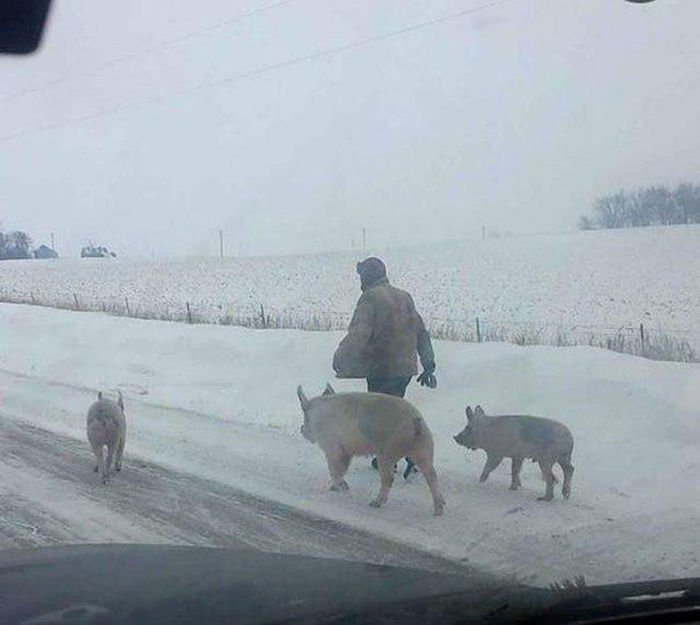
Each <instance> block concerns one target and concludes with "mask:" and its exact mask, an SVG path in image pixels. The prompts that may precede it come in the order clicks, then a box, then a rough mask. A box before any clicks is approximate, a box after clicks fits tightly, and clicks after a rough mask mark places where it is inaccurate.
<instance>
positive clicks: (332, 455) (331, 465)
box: [326, 448, 350, 491]
mask: <svg viewBox="0 0 700 625" xmlns="http://www.w3.org/2000/svg"><path fill="white" fill-rule="evenodd" d="M326 460H327V461H328V472H329V473H330V474H331V480H332V483H331V490H334V491H338V490H348V489H349V488H350V487H349V486H348V483H347V482H346V481H345V473H346V472H347V470H348V467H349V466H350V456H349V455H348V454H346V453H345V451H343V450H342V449H340V448H338V449H332V450H330V451H328V452H326Z"/></svg>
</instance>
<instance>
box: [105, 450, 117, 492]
mask: <svg viewBox="0 0 700 625" xmlns="http://www.w3.org/2000/svg"><path fill="white" fill-rule="evenodd" d="M116 450H117V449H116V445H115V444H114V443H112V444H111V445H107V460H105V471H104V475H103V477H102V483H103V484H107V483H109V478H110V475H111V473H112V466H113V465H112V463H113V462H114V452H115V451H116Z"/></svg>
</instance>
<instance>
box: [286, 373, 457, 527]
mask: <svg viewBox="0 0 700 625" xmlns="http://www.w3.org/2000/svg"><path fill="white" fill-rule="evenodd" d="M297 396H298V397H299V402H300V403H301V409H302V411H303V413H304V423H303V425H302V426H301V433H302V435H303V436H304V438H306V439H307V440H308V441H309V442H311V443H318V446H319V447H320V448H321V449H322V450H323V452H324V453H325V454H326V460H327V461H328V470H329V472H330V474H331V479H332V483H331V490H347V489H348V488H349V486H348V483H347V482H346V481H345V473H346V472H347V470H348V467H349V466H350V461H351V460H352V458H353V456H368V455H370V454H372V455H376V457H377V463H378V468H379V476H380V481H381V488H380V489H379V494H378V495H377V498H376V499H374V500H373V501H372V502H370V504H369V505H370V506H373V507H376V508H378V507H379V506H381V505H382V504H384V503H386V501H387V499H388V497H389V490H390V489H391V485H392V483H393V481H394V465H395V464H396V462H397V461H398V460H399V459H400V458H405V457H409V458H411V459H413V461H414V462H415V463H416V464H417V465H418V467H419V468H420V470H421V473H423V475H424V476H425V481H426V482H427V483H428V486H429V488H430V492H431V494H432V496H433V512H434V514H435V515H436V516H437V515H440V514H442V512H443V508H444V506H445V499H444V498H443V496H442V494H441V492H440V490H439V488H438V480H437V474H436V472H435V468H434V467H433V437H432V434H431V433H430V429H429V428H428V426H427V424H426V423H425V421H424V420H423V417H422V416H421V414H420V413H419V412H418V410H416V409H415V408H414V407H413V406H412V405H411V404H409V403H408V402H407V401H406V400H404V399H401V398H399V397H393V396H391V395H383V394H380V393H338V394H336V393H335V391H334V390H333V388H332V387H331V386H330V384H329V385H327V386H326V390H325V391H324V392H323V395H321V396H319V397H314V398H312V399H308V398H307V397H306V395H305V394H304V391H303V390H302V388H301V386H299V387H298V388H297Z"/></svg>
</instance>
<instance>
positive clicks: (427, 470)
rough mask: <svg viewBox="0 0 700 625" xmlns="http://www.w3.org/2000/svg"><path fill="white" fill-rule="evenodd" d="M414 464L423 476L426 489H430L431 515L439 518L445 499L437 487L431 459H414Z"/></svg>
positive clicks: (435, 473)
mask: <svg viewBox="0 0 700 625" xmlns="http://www.w3.org/2000/svg"><path fill="white" fill-rule="evenodd" d="M416 464H417V465H418V467H419V468H420V472H421V473H422V474H423V475H424V477H425V481H426V482H427V483H428V488H430V494H431V495H432V496H433V514H434V515H435V516H440V515H441V514H442V513H443V510H444V508H445V498H444V497H443V495H442V493H441V492H440V488H439V487H438V479H437V472H436V471H435V467H434V466H433V461H432V458H430V459H428V458H425V459H423V458H421V459H416Z"/></svg>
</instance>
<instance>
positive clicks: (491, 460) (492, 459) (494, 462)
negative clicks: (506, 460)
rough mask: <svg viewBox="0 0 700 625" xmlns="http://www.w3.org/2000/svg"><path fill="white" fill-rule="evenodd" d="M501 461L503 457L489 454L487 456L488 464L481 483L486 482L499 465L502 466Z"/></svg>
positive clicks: (482, 473)
mask: <svg viewBox="0 0 700 625" xmlns="http://www.w3.org/2000/svg"><path fill="white" fill-rule="evenodd" d="M501 460H503V456H493V455H491V454H488V455H487V456H486V464H485V465H484V470H483V471H482V472H481V477H480V478H479V482H480V483H481V482H485V481H486V480H487V479H488V477H489V474H490V473H491V471H493V470H494V469H495V468H496V467H497V466H498V465H499V464H501Z"/></svg>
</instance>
